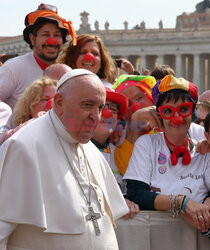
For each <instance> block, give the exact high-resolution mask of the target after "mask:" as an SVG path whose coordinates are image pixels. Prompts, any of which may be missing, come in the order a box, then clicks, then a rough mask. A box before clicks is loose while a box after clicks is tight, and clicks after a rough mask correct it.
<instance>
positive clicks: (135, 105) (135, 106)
mask: <svg viewBox="0 0 210 250" xmlns="http://www.w3.org/2000/svg"><path fill="white" fill-rule="evenodd" d="M138 109H141V103H139V102H135V103H133V104H132V105H131V110H132V112H135V111H136V110H138Z"/></svg>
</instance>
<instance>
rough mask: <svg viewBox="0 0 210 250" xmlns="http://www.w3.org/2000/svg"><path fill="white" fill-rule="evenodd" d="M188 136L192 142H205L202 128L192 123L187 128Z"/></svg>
mask: <svg viewBox="0 0 210 250" xmlns="http://www.w3.org/2000/svg"><path fill="white" fill-rule="evenodd" d="M189 134H190V137H191V138H192V139H194V140H196V141H197V142H198V141H201V140H206V137H205V135H204V127H202V126H200V125H198V124H196V123H194V122H192V123H191V125H190V128H189Z"/></svg>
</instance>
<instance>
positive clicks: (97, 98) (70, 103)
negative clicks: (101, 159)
mask: <svg viewBox="0 0 210 250" xmlns="http://www.w3.org/2000/svg"><path fill="white" fill-rule="evenodd" d="M70 81H75V82H74V83H73V84H74V86H73V85H72V86H73V87H71V86H70V85H71V82H70ZM65 84H68V85H69V87H70V88H68V89H67V90H68V91H67V92H66V93H65V94H64V96H63V100H62V104H61V108H60V110H59V112H60V113H59V117H60V119H61V121H62V123H63V124H64V126H65V127H66V130H67V131H68V132H69V133H70V135H71V136H72V137H73V138H74V139H75V140H77V141H78V142H80V143H87V142H88V141H89V140H90V139H91V138H92V136H93V133H94V131H95V129H96V127H97V125H98V123H99V121H100V117H101V111H102V109H103V107H104V103H105V99H106V92H105V88H104V86H103V85H102V83H101V81H100V80H99V79H98V78H97V77H96V76H93V75H84V76H78V77H75V78H73V79H70V80H69V83H65Z"/></svg>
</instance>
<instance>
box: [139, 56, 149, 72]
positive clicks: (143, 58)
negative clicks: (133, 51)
mask: <svg viewBox="0 0 210 250" xmlns="http://www.w3.org/2000/svg"><path fill="white" fill-rule="evenodd" d="M146 66H147V65H146V56H145V55H141V56H140V73H142V68H144V69H146Z"/></svg>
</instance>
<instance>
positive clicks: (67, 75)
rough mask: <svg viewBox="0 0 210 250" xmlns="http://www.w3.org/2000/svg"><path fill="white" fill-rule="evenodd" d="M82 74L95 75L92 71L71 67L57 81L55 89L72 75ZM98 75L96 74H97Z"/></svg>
mask: <svg viewBox="0 0 210 250" xmlns="http://www.w3.org/2000/svg"><path fill="white" fill-rule="evenodd" d="M82 75H94V76H97V75H96V74H94V73H93V72H91V71H89V70H86V69H72V70H70V71H69V72H67V73H65V74H64V75H63V76H62V77H61V78H60V80H59V81H58V83H57V90H58V89H59V88H60V87H61V86H62V85H63V84H64V83H65V82H66V81H67V80H69V79H72V78H74V77H77V76H82ZM97 77H98V76H97Z"/></svg>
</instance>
